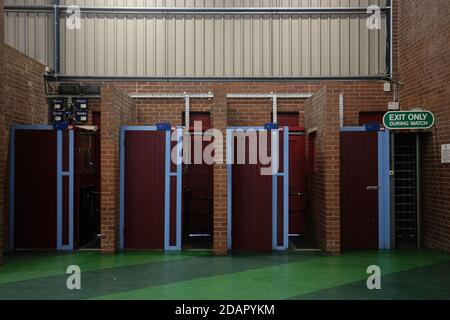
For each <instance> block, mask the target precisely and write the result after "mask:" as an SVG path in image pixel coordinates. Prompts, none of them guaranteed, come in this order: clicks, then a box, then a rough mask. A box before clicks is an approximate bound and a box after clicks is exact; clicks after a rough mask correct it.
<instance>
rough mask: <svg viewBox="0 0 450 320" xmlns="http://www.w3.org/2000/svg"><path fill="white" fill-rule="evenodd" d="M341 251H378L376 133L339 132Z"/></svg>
mask: <svg viewBox="0 0 450 320" xmlns="http://www.w3.org/2000/svg"><path fill="white" fill-rule="evenodd" d="M340 145H341V246H342V250H358V249H378V221H379V216H378V211H379V206H378V199H379V198H378V190H379V181H378V133H377V132H341V141H340Z"/></svg>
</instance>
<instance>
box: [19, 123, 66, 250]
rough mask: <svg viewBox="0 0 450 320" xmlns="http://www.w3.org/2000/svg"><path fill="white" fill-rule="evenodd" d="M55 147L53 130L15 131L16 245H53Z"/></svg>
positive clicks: (45, 246)
mask: <svg viewBox="0 0 450 320" xmlns="http://www.w3.org/2000/svg"><path fill="white" fill-rule="evenodd" d="M56 150H57V145H56V130H17V131H16V132H15V162H14V164H15V179H14V183H15V185H14V186H15V189H14V190H15V192H14V195H15V198H14V208H15V210H14V241H15V248H17V249H52V250H54V249H56V221H57V219H56V176H57V166H56Z"/></svg>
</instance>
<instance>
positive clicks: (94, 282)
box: [0, 250, 450, 300]
mask: <svg viewBox="0 0 450 320" xmlns="http://www.w3.org/2000/svg"><path fill="white" fill-rule="evenodd" d="M69 265H78V266H79V267H80V268H81V290H73V291H70V290H68V289H67V287H66V281H67V277H68V276H69V275H67V274H66V268H67V267H68V266H69ZM369 265H378V266H380V267H381V271H382V280H381V286H382V290H376V291H370V290H368V289H367V287H366V279H367V277H368V276H369V275H368V274H367V273H366V269H367V267H368V266H369ZM0 299H188V300H192V299H194V300H195V299H202V300H210V299H225V300H228V299H243V300H252V299H271V300H278V299H309V300H311V299H314V300H315V299H365V300H366V299H367V300H368V299H382V300H383V299H390V300H391V299H450V254H446V253H442V252H436V251H427V250H399V251H390V252H378V251H364V252H352V253H346V254H343V255H341V256H336V257H334V256H333V257H331V256H325V255H323V254H322V253H318V252H306V253H304V252H286V253H268V254H261V253H258V254H243V253H240V254H237V253H236V254H233V255H230V256H227V257H214V256H212V254H211V253H209V252H182V253H162V252H127V253H122V254H118V255H114V256H112V255H111V256H104V255H101V254H100V253H98V252H77V253H71V254H57V253H14V254H9V255H6V256H4V264H3V265H2V266H0Z"/></svg>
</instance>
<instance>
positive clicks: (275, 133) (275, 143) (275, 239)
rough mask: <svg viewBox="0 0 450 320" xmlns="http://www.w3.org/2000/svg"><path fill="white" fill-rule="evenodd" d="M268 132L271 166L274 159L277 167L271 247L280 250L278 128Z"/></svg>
mask: <svg viewBox="0 0 450 320" xmlns="http://www.w3.org/2000/svg"><path fill="white" fill-rule="evenodd" d="M269 132H270V135H271V139H270V144H271V149H272V152H271V156H272V166H274V161H276V163H275V164H276V166H277V169H278V170H277V172H272V249H273V250H280V246H278V177H279V176H281V175H282V173H281V172H280V148H279V143H280V138H279V129H275V130H270V131H269ZM274 159H275V160H274ZM272 170H273V169H272Z"/></svg>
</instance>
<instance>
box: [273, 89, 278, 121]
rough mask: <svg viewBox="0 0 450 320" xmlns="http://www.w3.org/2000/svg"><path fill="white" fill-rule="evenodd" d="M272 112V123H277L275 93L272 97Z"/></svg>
mask: <svg viewBox="0 0 450 320" xmlns="http://www.w3.org/2000/svg"><path fill="white" fill-rule="evenodd" d="M272 113H273V116H272V118H273V123H278V100H277V96H276V95H273V97H272Z"/></svg>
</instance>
